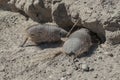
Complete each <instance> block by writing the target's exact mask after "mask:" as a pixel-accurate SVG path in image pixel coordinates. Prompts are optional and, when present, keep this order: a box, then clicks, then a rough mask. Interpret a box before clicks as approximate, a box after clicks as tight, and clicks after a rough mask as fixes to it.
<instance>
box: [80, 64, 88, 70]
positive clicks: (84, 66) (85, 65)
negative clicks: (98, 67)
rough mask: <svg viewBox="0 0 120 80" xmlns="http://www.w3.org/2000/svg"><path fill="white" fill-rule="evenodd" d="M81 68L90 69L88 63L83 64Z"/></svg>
mask: <svg viewBox="0 0 120 80" xmlns="http://www.w3.org/2000/svg"><path fill="white" fill-rule="evenodd" d="M81 68H82V69H83V71H89V67H88V65H87V64H82V66H81Z"/></svg>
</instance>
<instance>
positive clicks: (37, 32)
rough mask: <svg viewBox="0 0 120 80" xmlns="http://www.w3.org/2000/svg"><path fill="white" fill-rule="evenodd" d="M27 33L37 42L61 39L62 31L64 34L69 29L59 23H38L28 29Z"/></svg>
mask: <svg viewBox="0 0 120 80" xmlns="http://www.w3.org/2000/svg"><path fill="white" fill-rule="evenodd" d="M26 32H27V34H28V36H29V37H30V39H31V40H32V41H33V42H35V43H42V42H55V41H60V39H61V34H62V32H63V33H64V35H66V34H67V31H65V30H63V29H62V28H59V27H58V26H57V25H49V24H43V25H41V24H38V25H34V26H32V27H30V28H28V29H27V31H26Z"/></svg>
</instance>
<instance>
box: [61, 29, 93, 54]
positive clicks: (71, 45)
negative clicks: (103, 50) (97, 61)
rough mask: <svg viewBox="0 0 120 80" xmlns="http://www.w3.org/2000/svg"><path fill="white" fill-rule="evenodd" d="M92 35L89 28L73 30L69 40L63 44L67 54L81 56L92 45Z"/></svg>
mask: <svg viewBox="0 0 120 80" xmlns="http://www.w3.org/2000/svg"><path fill="white" fill-rule="evenodd" d="M91 44H92V43H91V36H90V34H89V30H88V29H85V28H81V29H80V30H77V31H75V32H73V33H72V34H71V35H70V36H69V38H68V40H67V41H65V43H64V45H63V50H64V52H65V53H66V54H68V55H72V54H74V55H75V56H79V55H80V54H82V53H84V52H87V51H88V49H89V48H90V46H91Z"/></svg>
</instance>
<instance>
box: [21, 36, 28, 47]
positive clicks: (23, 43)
mask: <svg viewBox="0 0 120 80" xmlns="http://www.w3.org/2000/svg"><path fill="white" fill-rule="evenodd" d="M28 38H29V37H26V38H25V39H24V42H22V44H21V45H20V47H23V46H24V45H25V43H26V42H27V40H28Z"/></svg>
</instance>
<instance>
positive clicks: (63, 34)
mask: <svg viewBox="0 0 120 80" xmlns="http://www.w3.org/2000/svg"><path fill="white" fill-rule="evenodd" d="M67 33H68V32H67V31H66V30H64V29H61V30H60V36H61V37H66V35H67Z"/></svg>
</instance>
